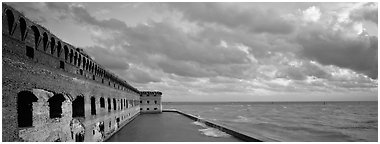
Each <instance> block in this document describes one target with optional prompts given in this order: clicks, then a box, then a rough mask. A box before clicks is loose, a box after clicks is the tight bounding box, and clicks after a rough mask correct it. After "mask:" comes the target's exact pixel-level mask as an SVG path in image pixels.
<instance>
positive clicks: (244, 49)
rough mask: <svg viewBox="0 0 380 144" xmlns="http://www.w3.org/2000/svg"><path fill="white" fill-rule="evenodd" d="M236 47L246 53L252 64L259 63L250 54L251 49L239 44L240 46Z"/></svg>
mask: <svg viewBox="0 0 380 144" xmlns="http://www.w3.org/2000/svg"><path fill="white" fill-rule="evenodd" d="M236 47H237V48H238V49H239V50H240V51H242V52H244V53H246V54H247V56H248V59H249V60H250V61H251V62H252V63H257V62H258V61H257V59H256V58H255V57H254V56H253V55H252V54H250V53H249V47H248V46H246V45H244V44H241V43H239V44H236Z"/></svg>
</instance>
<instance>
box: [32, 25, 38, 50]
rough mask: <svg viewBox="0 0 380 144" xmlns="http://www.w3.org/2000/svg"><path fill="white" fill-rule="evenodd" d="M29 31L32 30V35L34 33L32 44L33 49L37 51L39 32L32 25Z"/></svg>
mask: <svg viewBox="0 0 380 144" xmlns="http://www.w3.org/2000/svg"><path fill="white" fill-rule="evenodd" d="M31 29H32V30H33V33H34V44H35V48H36V49H37V47H38V44H39V40H40V32H39V30H38V28H37V27H36V26H34V25H33V26H31Z"/></svg>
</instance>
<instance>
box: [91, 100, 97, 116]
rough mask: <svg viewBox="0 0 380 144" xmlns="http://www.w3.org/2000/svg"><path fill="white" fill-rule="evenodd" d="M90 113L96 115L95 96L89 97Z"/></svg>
mask: <svg viewBox="0 0 380 144" xmlns="http://www.w3.org/2000/svg"><path fill="white" fill-rule="evenodd" d="M91 115H96V105H95V97H91Z"/></svg>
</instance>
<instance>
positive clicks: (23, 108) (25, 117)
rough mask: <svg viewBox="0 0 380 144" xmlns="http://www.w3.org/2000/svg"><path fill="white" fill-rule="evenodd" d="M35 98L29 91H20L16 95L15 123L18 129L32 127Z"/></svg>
mask: <svg viewBox="0 0 380 144" xmlns="http://www.w3.org/2000/svg"><path fill="white" fill-rule="evenodd" d="M37 100H38V99H37V97H36V96H35V95H34V94H33V93H32V92H30V91H21V92H19V93H18V94H17V121H18V127H31V126H33V102H37Z"/></svg>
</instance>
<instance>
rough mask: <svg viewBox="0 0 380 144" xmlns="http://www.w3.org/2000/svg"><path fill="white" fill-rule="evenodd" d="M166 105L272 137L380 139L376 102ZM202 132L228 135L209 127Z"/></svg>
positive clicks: (300, 139)
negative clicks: (379, 137)
mask: <svg viewBox="0 0 380 144" xmlns="http://www.w3.org/2000/svg"><path fill="white" fill-rule="evenodd" d="M163 108H164V109H177V110H181V111H183V112H186V113H190V114H193V115H196V116H199V117H201V118H204V119H207V120H210V121H213V122H216V123H219V124H222V125H226V126H228V127H231V128H233V129H236V130H238V131H242V132H245V133H247V134H249V135H251V136H252V137H262V138H265V139H270V140H273V141H287V142H293V141H299V142H304V141H316V142H321V141H322V142H330V141H331V142H337V141H338V142H347V141H355V142H361V141H369V142H374V141H378V136H377V135H378V116H377V115H378V114H377V102H326V103H323V102H275V103H249V102H231V103H184V102H182V103H174V102H168V103H163ZM194 124H197V123H196V122H195V123H194ZM198 125H199V124H198ZM200 132H202V133H203V134H205V135H208V136H214V137H219V136H220V137H225V136H227V135H226V134H225V133H220V132H218V131H216V130H213V129H211V128H209V127H208V128H207V127H205V129H201V130H200Z"/></svg>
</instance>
